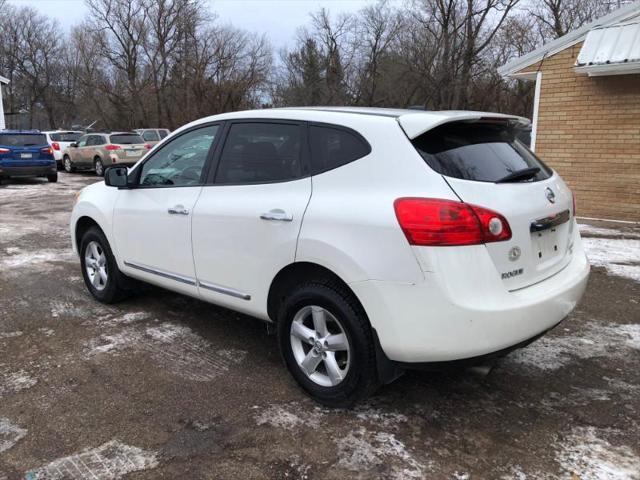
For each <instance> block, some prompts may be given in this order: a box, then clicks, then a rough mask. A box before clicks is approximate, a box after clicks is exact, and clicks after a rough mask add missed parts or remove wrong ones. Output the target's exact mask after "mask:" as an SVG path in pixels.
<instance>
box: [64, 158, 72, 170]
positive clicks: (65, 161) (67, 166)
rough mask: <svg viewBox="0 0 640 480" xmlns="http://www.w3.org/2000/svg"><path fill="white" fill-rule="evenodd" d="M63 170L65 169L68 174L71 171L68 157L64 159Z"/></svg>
mask: <svg viewBox="0 0 640 480" xmlns="http://www.w3.org/2000/svg"><path fill="white" fill-rule="evenodd" d="M64 169H65V170H66V171H67V172H70V171H71V160H70V159H69V157H67V158H65V159H64Z"/></svg>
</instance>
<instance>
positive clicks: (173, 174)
mask: <svg viewBox="0 0 640 480" xmlns="http://www.w3.org/2000/svg"><path fill="white" fill-rule="evenodd" d="M217 131H218V125H209V126H208V127H203V128H199V129H197V130H192V131H190V132H188V133H185V134H183V135H180V136H179V137H176V138H175V139H173V140H172V141H170V142H169V143H167V144H166V145H165V146H164V147H162V148H161V149H160V150H159V151H157V152H156V153H154V154H153V155H152V156H151V158H149V160H147V161H146V162H144V164H143V165H142V170H141V172H140V181H139V184H140V185H143V186H158V187H180V186H187V185H199V184H200V176H201V175H202V169H203V168H204V165H205V163H206V161H207V156H208V154H209V150H210V148H211V145H213V142H214V140H215V138H216V133H217Z"/></svg>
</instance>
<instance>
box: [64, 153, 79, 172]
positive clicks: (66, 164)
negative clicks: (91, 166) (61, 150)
mask: <svg viewBox="0 0 640 480" xmlns="http://www.w3.org/2000/svg"><path fill="white" fill-rule="evenodd" d="M62 165H63V166H64V171H65V172H67V173H73V172H75V171H76V167H74V166H73V163H71V158H70V157H69V155H65V156H64V158H63V159H62Z"/></svg>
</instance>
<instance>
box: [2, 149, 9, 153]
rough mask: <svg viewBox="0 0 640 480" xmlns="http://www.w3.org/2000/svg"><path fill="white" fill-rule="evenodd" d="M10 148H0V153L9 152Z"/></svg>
mask: <svg viewBox="0 0 640 480" xmlns="http://www.w3.org/2000/svg"><path fill="white" fill-rule="evenodd" d="M10 151H11V150H9V149H8V148H0V153H9V152H10Z"/></svg>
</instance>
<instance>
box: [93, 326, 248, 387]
mask: <svg viewBox="0 0 640 480" xmlns="http://www.w3.org/2000/svg"><path fill="white" fill-rule="evenodd" d="M135 318H140V316H137V317H130V318H129V319H130V320H131V321H135V320H134V319H135ZM126 349H133V350H134V351H138V352H147V353H149V354H151V356H152V358H153V359H154V360H155V361H156V362H158V363H159V364H161V365H162V366H163V367H164V368H166V369H167V370H168V371H169V372H171V373H173V374H175V375H178V376H180V377H182V378H186V379H189V380H194V381H199V382H206V381H210V380H213V379H214V378H216V377H218V376H220V375H221V374H223V373H225V372H227V371H228V370H229V368H230V367H232V366H233V365H236V364H239V363H241V362H242V361H243V360H244V358H245V356H246V354H247V352H246V351H243V350H235V349H226V350H225V349H223V350H216V349H214V348H213V346H212V345H211V344H210V343H209V342H208V341H206V340H205V339H204V338H202V337H200V336H199V335H197V334H195V333H194V332H193V331H192V330H191V329H190V328H188V327H185V326H182V325H175V324H163V325H160V326H157V327H149V328H147V329H146V330H144V331H141V330H138V329H135V328H133V327H127V328H125V329H123V330H122V331H120V332H117V333H114V334H103V335H101V336H100V337H99V338H97V339H93V340H91V341H90V342H89V343H88V345H87V350H86V352H85V354H86V356H87V357H93V356H96V355H99V354H105V353H111V354H117V353H119V352H122V351H124V350H126Z"/></svg>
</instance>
